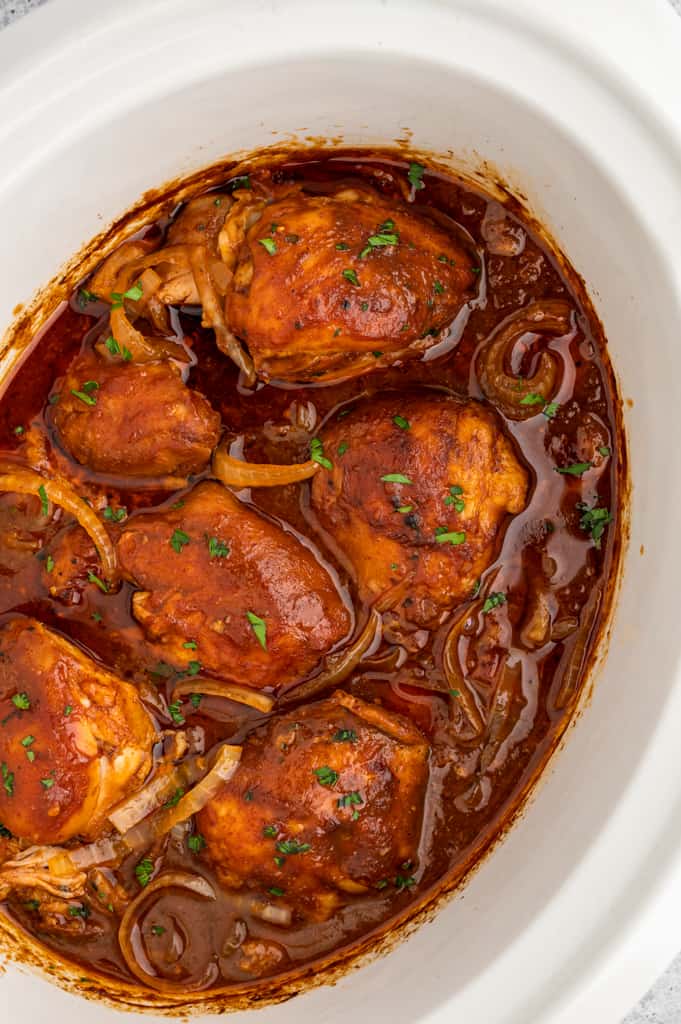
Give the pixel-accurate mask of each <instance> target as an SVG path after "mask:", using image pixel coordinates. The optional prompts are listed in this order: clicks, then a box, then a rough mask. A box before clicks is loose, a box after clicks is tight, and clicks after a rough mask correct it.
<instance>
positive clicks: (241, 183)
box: [216, 174, 251, 202]
mask: <svg viewBox="0 0 681 1024" xmlns="http://www.w3.org/2000/svg"><path fill="white" fill-rule="evenodd" d="M229 187H230V188H231V190H232V192H234V191H235V190H236V189H238V188H247V189H250V188H251V179H250V178H249V176H248V175H247V174H240V175H239V176H238V177H237V178H234V180H233V181H230V183H229ZM216 202H217V200H216Z"/></svg>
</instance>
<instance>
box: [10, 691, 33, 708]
mask: <svg viewBox="0 0 681 1024" xmlns="http://www.w3.org/2000/svg"><path fill="white" fill-rule="evenodd" d="M12 704H14V707H15V708H18V709H19V711H28V710H29V709H30V707H31V701H30V698H29V696H28V694H27V693H15V694H14V696H13V697H12Z"/></svg>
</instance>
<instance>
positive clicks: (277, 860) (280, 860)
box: [274, 857, 286, 868]
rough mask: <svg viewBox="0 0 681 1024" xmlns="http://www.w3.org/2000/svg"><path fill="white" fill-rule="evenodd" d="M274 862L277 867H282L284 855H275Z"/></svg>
mask: <svg viewBox="0 0 681 1024" xmlns="http://www.w3.org/2000/svg"><path fill="white" fill-rule="evenodd" d="M274 863H275V864H276V865H277V867H278V868H283V866H284V864H285V863H286V857H275V858H274Z"/></svg>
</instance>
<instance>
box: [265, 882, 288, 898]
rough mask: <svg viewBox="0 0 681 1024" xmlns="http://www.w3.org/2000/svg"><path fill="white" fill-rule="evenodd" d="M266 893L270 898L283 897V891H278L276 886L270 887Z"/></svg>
mask: <svg viewBox="0 0 681 1024" xmlns="http://www.w3.org/2000/svg"><path fill="white" fill-rule="evenodd" d="M267 891H268V893H269V894H270V896H283V895H284V890H283V889H280V888H279V886H278V885H272V886H270V888H269V889H268V890H267Z"/></svg>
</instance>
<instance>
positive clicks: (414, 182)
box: [407, 163, 426, 192]
mask: <svg viewBox="0 0 681 1024" xmlns="http://www.w3.org/2000/svg"><path fill="white" fill-rule="evenodd" d="M425 170H426V169H425V167H424V166H423V164H417V163H411V164H409V170H408V171H407V178H408V180H409V184H410V185H411V187H412V188H413V189H414V191H416V192H418V190H419V189H421V188H425V187H426V186H425V184H424V182H423V175H424V172H425Z"/></svg>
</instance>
